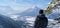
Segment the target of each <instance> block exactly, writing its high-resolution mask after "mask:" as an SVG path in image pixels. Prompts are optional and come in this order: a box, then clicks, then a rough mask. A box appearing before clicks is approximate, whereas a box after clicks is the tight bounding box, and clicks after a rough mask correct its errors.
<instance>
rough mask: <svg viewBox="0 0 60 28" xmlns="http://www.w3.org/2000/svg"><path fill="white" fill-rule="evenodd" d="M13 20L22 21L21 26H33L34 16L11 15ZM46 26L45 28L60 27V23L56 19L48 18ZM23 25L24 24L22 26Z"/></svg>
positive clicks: (31, 27) (30, 27) (27, 27)
mask: <svg viewBox="0 0 60 28" xmlns="http://www.w3.org/2000/svg"><path fill="white" fill-rule="evenodd" d="M11 18H12V19H13V20H15V21H24V22H25V23H24V24H23V26H22V28H33V25H34V21H35V17H28V16H25V17H17V16H12V17H11ZM48 21H49V22H48V26H47V28H60V23H57V21H55V20H53V19H48ZM24 25H25V26H24Z"/></svg>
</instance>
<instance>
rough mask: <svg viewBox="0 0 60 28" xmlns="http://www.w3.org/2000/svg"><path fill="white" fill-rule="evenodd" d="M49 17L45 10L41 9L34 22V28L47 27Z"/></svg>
mask: <svg viewBox="0 0 60 28" xmlns="http://www.w3.org/2000/svg"><path fill="white" fill-rule="evenodd" d="M47 24H48V19H47V18H46V17H45V15H44V13H43V10H40V11H39V15H38V16H37V18H36V20H35V24H34V28H47Z"/></svg>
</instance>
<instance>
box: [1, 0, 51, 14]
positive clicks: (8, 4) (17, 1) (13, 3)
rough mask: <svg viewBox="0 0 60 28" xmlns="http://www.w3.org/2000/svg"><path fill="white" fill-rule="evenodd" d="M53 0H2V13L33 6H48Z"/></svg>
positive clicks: (14, 11) (18, 10) (23, 9)
mask: <svg viewBox="0 0 60 28" xmlns="http://www.w3.org/2000/svg"><path fill="white" fill-rule="evenodd" d="M50 1H51V0H0V13H2V12H3V13H6V12H8V14H10V13H11V12H13V13H16V12H22V11H25V10H27V9H28V8H32V7H35V6H37V7H39V8H42V9H44V8H46V7H47V6H48V3H49V2H50Z"/></svg>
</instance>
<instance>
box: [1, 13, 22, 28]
mask: <svg viewBox="0 0 60 28" xmlns="http://www.w3.org/2000/svg"><path fill="white" fill-rule="evenodd" d="M19 23H20V24H19ZM19 23H17V22H16V21H15V20H13V19H11V18H9V17H7V16H4V15H1V14H0V28H21V27H20V26H21V25H22V23H23V22H22V21H20V22H19Z"/></svg>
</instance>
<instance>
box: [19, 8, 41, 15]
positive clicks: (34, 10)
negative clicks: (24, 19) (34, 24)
mask: <svg viewBox="0 0 60 28" xmlns="http://www.w3.org/2000/svg"><path fill="white" fill-rule="evenodd" d="M39 10H40V8H38V7H33V8H29V9H27V10H26V11H24V12H22V13H18V15H21V16H36V15H37V14H38V13H39Z"/></svg>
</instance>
